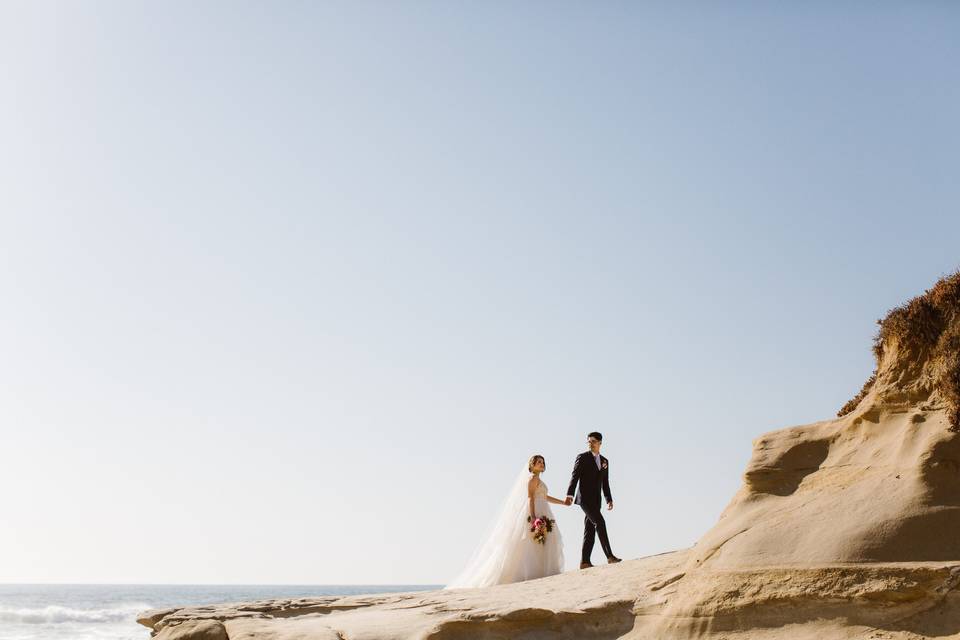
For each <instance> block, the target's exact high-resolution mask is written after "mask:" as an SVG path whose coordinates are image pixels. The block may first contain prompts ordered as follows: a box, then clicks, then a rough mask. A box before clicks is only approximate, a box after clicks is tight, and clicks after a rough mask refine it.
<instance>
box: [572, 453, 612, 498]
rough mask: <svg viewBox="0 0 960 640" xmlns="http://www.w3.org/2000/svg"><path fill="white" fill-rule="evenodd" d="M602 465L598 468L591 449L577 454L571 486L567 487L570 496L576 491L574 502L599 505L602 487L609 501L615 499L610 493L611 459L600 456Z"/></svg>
mask: <svg viewBox="0 0 960 640" xmlns="http://www.w3.org/2000/svg"><path fill="white" fill-rule="evenodd" d="M600 466H601V468H600V469H598V468H597V463H596V462H595V461H594V459H593V454H592V453H590V452H589V451H585V452H583V453H581V454H580V455H578V456H577V459H576V461H575V462H574V463H573V474H572V475H571V476H570V486H569V487H568V488H567V495H568V496H572V495H574V491H576V497H575V498H574V502H576V503H577V504H580V505H584V504H585V505H587V506H593V507H599V506H600V490H601V489H602V490H603V496H604V497H605V498H606V499H607V502H612V501H613V496H611V495H610V461H609V460H607V459H606V458H604V457H603V456H600ZM578 484H579V485H580V486H579V487H577V485H578Z"/></svg>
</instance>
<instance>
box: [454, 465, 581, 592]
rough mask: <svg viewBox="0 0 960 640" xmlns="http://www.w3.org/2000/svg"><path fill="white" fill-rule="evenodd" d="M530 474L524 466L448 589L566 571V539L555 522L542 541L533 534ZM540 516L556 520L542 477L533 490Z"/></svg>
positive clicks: (484, 585) (498, 582)
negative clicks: (529, 517)
mask: <svg viewBox="0 0 960 640" xmlns="http://www.w3.org/2000/svg"><path fill="white" fill-rule="evenodd" d="M530 477H531V474H530V472H529V471H527V469H526V468H524V470H523V473H521V474H520V476H519V477H518V478H517V480H516V481H515V483H514V486H513V488H512V490H511V492H510V494H509V495H508V496H507V499H506V500H505V502H504V504H503V507H502V508H501V510H500V515H499V516H498V517H497V519H496V520H495V521H494V523H493V526H492V527H491V529H490V531H489V532H488V534H487V536H486V538H485V539H484V541H483V542H482V543H481V545H480V547H479V548H478V549H477V551H476V552H475V553H474V554H473V557H472V558H471V559H470V561H469V562H468V563H467V566H466V568H465V569H464V570H463V572H462V573H461V574H460V575H459V576H457V577H456V578H455V579H454V580H453V581H452V582H451V583H450V584H448V585H447V586H446V587H444V588H445V589H464V588H471V587H489V586H493V585H495V584H507V583H510V582H520V581H523V580H533V579H536V578H545V577H546V576H552V575H555V574H558V573H560V572H561V571H563V539H562V538H561V537H560V527H559V526H558V525H557V524H556V523H554V525H553V531H551V532H550V533H548V534H547V539H546V540H545V541H544V543H543V544H540V543H538V542H536V541H535V540H534V539H533V538H532V537H531V532H530V523H529V522H527V516H529V515H530V503H529V499H530V498H529V494H528V492H527V491H528V490H527V484H528V482H529V480H530ZM534 510H535V511H536V514H537V516H545V517H547V518H550V519H551V520H554V519H555V518H554V516H553V510H551V509H550V503H549V502H547V485H546V484H545V483H544V482H543V481H542V480H541V481H540V486H539V487H537V490H536V492H535V493H534Z"/></svg>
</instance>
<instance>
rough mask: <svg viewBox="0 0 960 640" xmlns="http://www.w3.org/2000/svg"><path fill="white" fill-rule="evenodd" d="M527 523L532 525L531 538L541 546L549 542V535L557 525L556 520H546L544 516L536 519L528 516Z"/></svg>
mask: <svg viewBox="0 0 960 640" xmlns="http://www.w3.org/2000/svg"><path fill="white" fill-rule="evenodd" d="M527 522H529V523H530V533H531V535H530V537H531V538H533V541H534V542H536V543H539V544H543V543H544V542H546V541H547V534H548V533H550V532H551V531H553V525H555V524H556V523H557V521H556V520H551V519H550V518H544V517H543V516H540V517H539V518H536V519H533V518H531V517H530V516H527Z"/></svg>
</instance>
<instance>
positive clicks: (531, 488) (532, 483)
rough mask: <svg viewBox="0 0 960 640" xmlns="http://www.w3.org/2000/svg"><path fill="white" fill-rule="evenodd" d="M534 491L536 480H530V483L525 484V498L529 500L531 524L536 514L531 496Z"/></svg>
mask: <svg viewBox="0 0 960 640" xmlns="http://www.w3.org/2000/svg"><path fill="white" fill-rule="evenodd" d="M536 490H537V479H536V478H530V482H528V483H527V496H528V497H529V498H530V521H531V522H532V521H534V520H536V519H537V512H536V509H535V508H534V506H533V502H534V501H533V494H534V493H535V492H536Z"/></svg>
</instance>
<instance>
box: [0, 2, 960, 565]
mask: <svg viewBox="0 0 960 640" xmlns="http://www.w3.org/2000/svg"><path fill="white" fill-rule="evenodd" d="M958 68H960V7H957V6H955V5H950V4H948V3H934V2H930V3H866V2H840V3H828V2H808V3H761V2H756V3H736V2H734V3H723V6H722V7H721V6H720V5H717V4H714V3H701V4H698V3H662V4H653V3H650V4H643V5H640V4H636V3H565V2H560V3H553V2H551V3H546V2H544V3H539V2H528V3H509V4H508V3H496V2H483V3H481V2H473V3H470V2H458V3H440V2H407V3H387V2H384V3H364V2H344V3H332V2H330V3H308V2H286V3H282V2H258V3H242V2H222V3H221V2H202V3H192V2H153V3H135V2H66V1H64V2H61V3H46V2H5V3H3V4H2V5H0V140H2V144H0V188H2V209H0V298H2V301H3V312H2V313H0V362H2V365H0V430H2V433H0V436H2V447H0V486H2V487H3V494H2V495H3V500H2V502H3V518H2V519H0V581H2V582H16V581H28V582H176V583H189V582H241V583H288V582H293V583H413V582H419V583H442V582H444V581H446V580H447V579H449V578H451V577H452V576H453V575H454V574H455V573H457V571H458V570H459V569H460V568H461V566H462V563H463V562H464V561H465V560H466V559H467V557H468V556H469V554H470V552H471V551H472V549H473V548H474V546H475V544H476V543H477V542H478V540H477V537H478V536H479V535H480V533H481V532H482V530H483V528H484V526H485V525H486V523H487V521H488V520H489V519H490V518H491V517H492V515H493V511H494V509H495V506H496V505H497V503H498V502H499V501H500V500H501V498H502V497H503V493H504V492H505V491H506V489H507V488H508V485H509V484H510V481H511V480H512V478H513V476H514V475H515V473H516V470H517V469H518V467H519V466H520V465H521V464H522V462H523V461H524V460H525V459H526V458H527V457H528V456H529V455H530V454H532V453H535V452H536V453H543V454H544V455H546V457H547V473H546V475H545V477H544V479H545V480H546V482H547V483H548V485H549V486H550V488H551V492H552V493H554V494H562V493H563V491H564V486H565V484H566V481H567V478H568V473H569V468H570V465H571V463H572V461H573V458H574V456H575V455H576V454H577V453H578V452H579V451H581V450H582V448H583V439H584V434H585V433H586V432H587V431H591V430H594V429H599V430H600V431H602V432H604V434H605V436H606V442H605V448H604V453H605V454H606V455H608V457H609V458H610V460H611V472H612V484H613V491H614V497H615V499H616V505H617V508H616V510H615V511H614V512H613V514H612V515H611V516H610V519H609V521H610V531H611V538H612V541H613V544H614V549H615V551H616V552H617V553H618V554H619V555H621V556H622V557H625V558H631V557H637V556H641V555H646V554H651V553H657V552H661V551H666V550H670V549H675V548H680V547H685V546H689V545H690V544H692V543H694V542H695V541H696V539H697V538H698V536H699V535H700V534H701V533H703V532H704V531H705V530H706V529H707V528H709V527H710V526H711V525H712V524H713V523H714V522H715V521H716V518H717V517H718V515H719V514H720V512H721V510H722V509H723V507H724V506H725V504H726V502H727V501H728V500H729V498H730V497H731V496H732V495H733V493H734V491H735V490H736V489H737V487H738V486H739V484H740V474H741V472H742V470H743V467H744V464H745V463H746V461H747V459H748V457H749V454H750V441H751V439H752V438H754V437H756V436H758V435H759V434H761V433H763V432H765V431H769V430H773V429H777V428H781V427H785V426H790V425H794V424H800V423H805V422H810V421H814V420H819V419H824V418H829V417H830V416H832V415H833V414H834V413H835V412H836V410H837V409H838V408H839V407H840V406H841V405H842V404H843V403H844V402H845V401H846V400H847V399H848V398H849V397H851V396H852V395H853V394H855V393H856V392H857V390H858V389H859V387H860V385H861V383H862V382H863V380H864V379H865V378H866V377H867V376H868V375H869V374H870V371H871V369H872V366H873V363H872V358H871V354H870V338H871V336H872V334H873V332H874V330H875V328H876V327H875V324H874V321H875V320H876V319H877V318H878V317H880V316H881V315H883V313H884V312H885V311H886V310H887V309H888V308H890V307H892V306H895V305H897V304H899V303H900V302H902V301H904V300H905V299H906V298H908V297H910V296H911V295H914V294H916V293H919V292H921V291H922V290H923V289H924V288H925V287H927V286H929V285H930V284H932V283H933V282H934V281H935V280H936V279H937V278H938V277H939V276H941V275H943V274H945V273H947V272H950V271H952V270H954V269H955V268H957V267H958V266H960V250H958V246H960V243H958V238H960V216H958V212H957V202H958V197H960V180H958V175H957V167H958V166H960V158H958V149H960V125H958V119H957V114H958V113H960V82H958V77H957V69H958ZM559 517H560V526H561V528H562V531H563V534H564V536H565V537H566V541H567V559H568V563H569V564H570V565H571V566H572V564H573V563H575V562H576V561H577V555H578V552H577V549H578V543H579V538H580V532H581V515H580V512H579V510H575V508H572V509H568V510H563V511H561V512H560V513H559Z"/></svg>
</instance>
